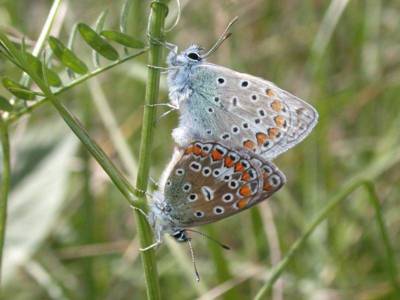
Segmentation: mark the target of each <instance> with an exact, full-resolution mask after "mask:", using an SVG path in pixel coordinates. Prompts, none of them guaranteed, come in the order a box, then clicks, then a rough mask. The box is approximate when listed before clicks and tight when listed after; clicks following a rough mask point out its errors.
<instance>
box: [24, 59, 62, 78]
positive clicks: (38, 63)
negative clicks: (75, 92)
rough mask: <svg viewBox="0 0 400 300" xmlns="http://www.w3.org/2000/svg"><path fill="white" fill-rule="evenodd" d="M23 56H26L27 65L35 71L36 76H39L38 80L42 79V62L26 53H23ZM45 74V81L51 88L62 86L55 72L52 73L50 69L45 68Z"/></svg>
mask: <svg viewBox="0 0 400 300" xmlns="http://www.w3.org/2000/svg"><path fill="white" fill-rule="evenodd" d="M25 55H26V59H27V61H28V63H29V64H30V65H31V66H32V67H33V69H34V70H35V73H36V74H37V75H39V77H40V78H42V79H43V72H42V69H43V66H42V62H41V61H40V60H39V58H37V57H35V56H33V55H32V54H30V53H28V52H27V53H25ZM46 74H47V80H48V82H49V84H50V85H51V86H61V84H62V82H61V79H60V77H59V76H58V75H57V73H56V72H54V71H53V70H51V69H50V68H48V67H46Z"/></svg>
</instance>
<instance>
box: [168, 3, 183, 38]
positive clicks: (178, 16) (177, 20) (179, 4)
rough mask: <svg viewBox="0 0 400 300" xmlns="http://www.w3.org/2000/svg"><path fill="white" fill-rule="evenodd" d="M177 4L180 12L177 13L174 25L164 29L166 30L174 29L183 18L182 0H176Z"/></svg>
mask: <svg viewBox="0 0 400 300" xmlns="http://www.w3.org/2000/svg"><path fill="white" fill-rule="evenodd" d="M176 6H177V9H178V13H177V15H176V19H175V22H174V24H172V26H171V27H170V28H168V29H165V30H164V31H165V32H170V31H172V29H174V28H175V27H176V26H177V25H178V23H179V20H180V19H181V13H182V8H181V1H180V0H176Z"/></svg>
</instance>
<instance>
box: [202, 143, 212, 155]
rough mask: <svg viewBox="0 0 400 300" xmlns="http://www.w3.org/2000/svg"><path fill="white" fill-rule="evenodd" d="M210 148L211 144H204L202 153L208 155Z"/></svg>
mask: <svg viewBox="0 0 400 300" xmlns="http://www.w3.org/2000/svg"><path fill="white" fill-rule="evenodd" d="M211 148H212V144H205V145H204V146H203V148H202V150H203V152H205V153H210V150H211Z"/></svg>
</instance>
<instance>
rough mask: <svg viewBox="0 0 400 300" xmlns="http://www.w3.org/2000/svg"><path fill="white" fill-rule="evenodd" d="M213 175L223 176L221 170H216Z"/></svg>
mask: <svg viewBox="0 0 400 300" xmlns="http://www.w3.org/2000/svg"><path fill="white" fill-rule="evenodd" d="M212 175H213V176H214V177H218V176H219V175H221V170H220V169H215V170H214V171H213V172H212Z"/></svg>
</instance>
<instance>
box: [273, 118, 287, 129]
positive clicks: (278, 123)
mask: <svg viewBox="0 0 400 300" xmlns="http://www.w3.org/2000/svg"><path fill="white" fill-rule="evenodd" d="M274 121H275V124H276V126H278V127H282V126H283V124H284V123H285V118H284V117H283V116H276V117H275V118H274Z"/></svg>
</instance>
